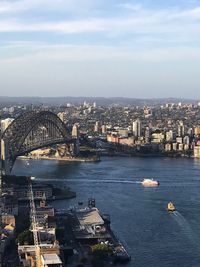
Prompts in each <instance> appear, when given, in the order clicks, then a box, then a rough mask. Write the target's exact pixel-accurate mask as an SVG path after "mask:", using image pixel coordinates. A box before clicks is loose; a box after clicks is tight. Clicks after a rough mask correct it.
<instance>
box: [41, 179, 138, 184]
mask: <svg viewBox="0 0 200 267" xmlns="http://www.w3.org/2000/svg"><path fill="white" fill-rule="evenodd" d="M36 180H37V181H47V182H48V181H51V182H63V181H67V182H69V183H71V182H74V183H79V182H81V183H118V184H141V181H129V180H112V179H100V180H97V179H96V180H95V179H53V178H52V179H45V178H36Z"/></svg>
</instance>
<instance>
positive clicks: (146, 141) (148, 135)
mask: <svg viewBox="0 0 200 267" xmlns="http://www.w3.org/2000/svg"><path fill="white" fill-rule="evenodd" d="M144 136H145V143H146V144H148V143H149V142H150V129H149V127H146V129H145V133H144Z"/></svg>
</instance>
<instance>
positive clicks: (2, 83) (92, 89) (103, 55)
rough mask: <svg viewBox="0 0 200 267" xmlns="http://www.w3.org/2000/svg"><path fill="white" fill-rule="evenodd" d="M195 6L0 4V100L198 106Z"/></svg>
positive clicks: (72, 1)
mask: <svg viewBox="0 0 200 267" xmlns="http://www.w3.org/2000/svg"><path fill="white" fill-rule="evenodd" d="M199 34H200V1H198V0H188V1H186V0H168V1H167V2H163V1H162V2H161V1H158V0H140V1H139V0H138V1H137V0H135V1H133V0H129V1H122V0H121V1H120V0H111V1H105V0H54V1H52V0H13V1H5V0H3V1H0V40H1V41H0V74H1V75H0V95H2V96H11V97H12V96H13V95H16V96H17V97H19V96H27V97H29V96H30V97H31V96H32V97H41V96H43V97H44V96H48V97H56V96H60V97H62V96H68V95H70V96H72V97H76V96H77V97H79V96H80V95H83V96H86V97H115V96H117V97H129V98H140V99H150V98H186V99H196V98H199V99H200V90H199V84H200V75H199V69H200V40H199Z"/></svg>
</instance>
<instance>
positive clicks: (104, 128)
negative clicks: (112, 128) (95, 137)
mask: <svg viewBox="0 0 200 267" xmlns="http://www.w3.org/2000/svg"><path fill="white" fill-rule="evenodd" d="M106 130H107V129H106V125H102V126H101V132H102V134H105V133H106Z"/></svg>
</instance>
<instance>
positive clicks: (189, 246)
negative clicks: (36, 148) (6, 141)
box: [13, 157, 200, 267]
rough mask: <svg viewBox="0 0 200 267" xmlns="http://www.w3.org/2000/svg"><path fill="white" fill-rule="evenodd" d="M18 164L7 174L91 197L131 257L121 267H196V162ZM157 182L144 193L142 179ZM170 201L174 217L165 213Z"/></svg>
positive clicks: (199, 206)
mask: <svg viewBox="0 0 200 267" xmlns="http://www.w3.org/2000/svg"><path fill="white" fill-rule="evenodd" d="M29 162H30V165H29V166H27V165H26V161H24V160H18V161H17V163H16V164H15V167H14V170H13V173H15V174H18V175H24V174H25V175H32V176H36V177H37V179H38V180H46V181H48V180H51V181H52V182H53V183H55V184H58V185H67V186H70V187H71V189H72V190H74V191H76V193H77V198H76V199H73V200H65V201H58V202H57V203H55V206H56V207H59V208H67V207H69V206H70V205H72V204H77V203H78V201H85V204H87V199H88V198H89V197H95V199H96V205H97V207H98V208H99V209H100V210H101V211H102V212H103V213H109V214H110V215H111V226H112V228H113V230H114V231H115V233H116V234H117V236H118V237H119V239H120V240H121V241H122V242H123V243H124V244H125V246H126V248H127V249H128V251H129V253H130V254H131V256H132V261H131V262H130V263H129V264H127V265H126V266H127V267H130V266H135V267H143V266H145V267H169V266H170V267H178V266H180V267H196V266H200V161H198V160H194V159H170V158H107V157H105V158H102V161H101V162H99V163H70V162H57V161H46V160H30V161H29ZM145 177H147V178H154V179H157V180H159V181H160V186H159V187H158V188H144V187H142V185H141V183H140V181H141V180H142V179H143V178H145ZM169 201H173V203H174V205H175V207H176V208H177V211H176V212H175V213H168V212H167V211H166V205H167V203H168V202H169Z"/></svg>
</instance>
